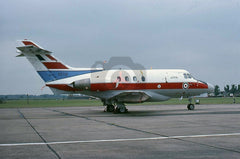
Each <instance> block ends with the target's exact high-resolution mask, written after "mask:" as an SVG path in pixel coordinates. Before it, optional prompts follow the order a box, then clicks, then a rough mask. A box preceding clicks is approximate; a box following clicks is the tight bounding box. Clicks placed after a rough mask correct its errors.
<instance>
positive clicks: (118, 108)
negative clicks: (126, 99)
mask: <svg viewBox="0 0 240 159" xmlns="http://www.w3.org/2000/svg"><path fill="white" fill-rule="evenodd" d="M104 112H113V113H127V112H128V109H127V108H126V106H125V104H124V103H116V104H115V105H112V104H111V105H110V104H108V105H107V106H106V107H105V109H104Z"/></svg>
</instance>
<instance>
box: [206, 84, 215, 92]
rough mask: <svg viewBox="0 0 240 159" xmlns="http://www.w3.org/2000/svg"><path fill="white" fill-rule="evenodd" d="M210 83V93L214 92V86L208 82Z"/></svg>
mask: <svg viewBox="0 0 240 159" xmlns="http://www.w3.org/2000/svg"><path fill="white" fill-rule="evenodd" d="M207 85H208V93H213V92H214V86H213V85H212V84H210V83H207Z"/></svg>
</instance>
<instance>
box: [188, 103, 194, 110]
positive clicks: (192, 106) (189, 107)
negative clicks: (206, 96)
mask: <svg viewBox="0 0 240 159" xmlns="http://www.w3.org/2000/svg"><path fill="white" fill-rule="evenodd" d="M187 108H188V110H194V109H195V106H194V104H188V106H187Z"/></svg>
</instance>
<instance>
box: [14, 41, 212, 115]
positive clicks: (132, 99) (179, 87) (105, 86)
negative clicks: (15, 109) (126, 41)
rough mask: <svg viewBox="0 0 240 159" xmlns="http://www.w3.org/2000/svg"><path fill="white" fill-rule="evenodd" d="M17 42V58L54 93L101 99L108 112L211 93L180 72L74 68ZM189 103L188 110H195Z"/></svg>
mask: <svg viewBox="0 0 240 159" xmlns="http://www.w3.org/2000/svg"><path fill="white" fill-rule="evenodd" d="M18 42H19V43H20V46H18V47H17V52H18V53H20V54H19V55H18V57H19V56H25V57H26V58H27V59H28V60H29V62H30V63H31V64H32V65H33V67H34V68H35V70H36V71H37V73H38V74H39V75H40V77H41V78H42V79H43V80H44V81H45V84H46V86H48V87H49V88H50V89H51V90H52V91H53V93H55V94H84V95H88V96H93V97H97V98H100V99H101V101H102V102H103V105H104V106H106V108H105V111H107V112H115V113H124V112H127V109H126V107H125V103H141V102H146V101H147V102H156V101H165V100H168V99H170V98H173V97H174V98H182V97H188V98H189V99H192V97H193V96H196V95H200V94H202V93H210V92H213V86H212V85H211V84H209V83H206V82H203V81H200V80H197V79H196V78H194V77H193V76H192V75H191V74H190V73H189V72H188V71H186V70H183V69H144V68H142V67H139V68H140V69H136V68H134V67H132V69H131V66H129V65H128V66H129V67H130V69H111V67H110V69H109V68H108V69H105V68H104V67H103V68H95V67H94V68H73V67H70V66H68V65H65V64H64V63H63V62H61V61H59V60H58V59H56V58H55V57H54V56H52V52H50V51H48V50H45V49H43V48H42V47H40V46H39V45H37V44H36V43H34V42H32V41H30V40H21V41H18ZM121 60H122V59H121V58H120V61H121ZM123 60H124V59H123ZM123 60H122V61H123ZM116 61H117V60H115V62H116ZM130 62H131V60H130ZM123 63H124V62H123ZM118 64H121V63H118ZM103 65H104V64H103ZM137 68H138V67H137ZM189 101H190V103H189V104H188V105H187V108H188V110H194V104H192V103H191V100H189Z"/></svg>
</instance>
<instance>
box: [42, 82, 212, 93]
mask: <svg viewBox="0 0 240 159" xmlns="http://www.w3.org/2000/svg"><path fill="white" fill-rule="evenodd" d="M159 84H160V85H161V88H158V85H159ZM182 85H183V83H120V84H119V85H118V87H117V88H115V87H116V83H95V84H91V91H107V90H143V89H183V87H182ZM46 86H48V87H52V88H56V89H59V90H63V91H80V90H79V89H75V88H72V87H70V86H68V85H66V84H47V85H46ZM188 89H208V86H207V85H206V84H203V83H193V82H192V83H189V88H188Z"/></svg>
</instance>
